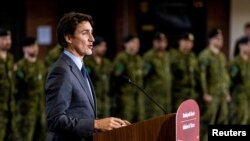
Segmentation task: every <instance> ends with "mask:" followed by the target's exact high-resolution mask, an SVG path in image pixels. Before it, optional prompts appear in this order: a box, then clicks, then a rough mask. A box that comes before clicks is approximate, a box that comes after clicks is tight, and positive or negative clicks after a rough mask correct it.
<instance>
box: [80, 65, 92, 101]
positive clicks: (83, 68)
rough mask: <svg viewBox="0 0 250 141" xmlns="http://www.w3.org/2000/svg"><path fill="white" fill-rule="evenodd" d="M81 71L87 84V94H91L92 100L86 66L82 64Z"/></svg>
mask: <svg viewBox="0 0 250 141" xmlns="http://www.w3.org/2000/svg"><path fill="white" fill-rule="evenodd" d="M81 72H82V76H83V79H84V81H85V82H86V84H87V88H88V91H89V94H90V95H91V98H92V100H93V95H92V91H91V88H90V84H89V81H88V77H87V71H86V68H85V66H84V64H82V69H81Z"/></svg>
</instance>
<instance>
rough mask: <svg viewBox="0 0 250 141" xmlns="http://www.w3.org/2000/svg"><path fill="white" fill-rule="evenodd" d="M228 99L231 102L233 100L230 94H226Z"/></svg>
mask: <svg viewBox="0 0 250 141" xmlns="http://www.w3.org/2000/svg"><path fill="white" fill-rule="evenodd" d="M226 100H227V102H230V101H231V100H232V99H231V96H230V94H226Z"/></svg>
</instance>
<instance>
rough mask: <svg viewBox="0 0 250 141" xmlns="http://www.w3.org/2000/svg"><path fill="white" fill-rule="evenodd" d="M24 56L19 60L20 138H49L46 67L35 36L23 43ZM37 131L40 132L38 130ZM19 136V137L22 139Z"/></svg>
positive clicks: (18, 116) (29, 139) (25, 140)
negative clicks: (46, 120)
mask: <svg viewBox="0 0 250 141" xmlns="http://www.w3.org/2000/svg"><path fill="white" fill-rule="evenodd" d="M22 47H23V53H24V58H23V59H21V60H19V61H18V62H17V71H16V80H17V88H18V93H17V94H16V101H17V102H16V103H17V109H18V110H17V113H18V114H17V125H18V131H19V140H20V141H32V140H33V139H34V138H35V139H36V140H41V141H44V139H45V127H46V122H45V99H44V79H45V73H46V69H45V66H44V64H43V63H42V62H41V61H39V60H38V58H37V57H38V52H39V48H38V44H37V43H36V39H35V38H33V37H29V38H26V39H25V40H24V41H23V43H22ZM36 127H37V128H36ZM36 132H38V133H37V134H36ZM19 140H18V141H19Z"/></svg>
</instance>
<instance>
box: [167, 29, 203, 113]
mask: <svg viewBox="0 0 250 141" xmlns="http://www.w3.org/2000/svg"><path fill="white" fill-rule="evenodd" d="M193 42H194V36H193V34H192V33H184V34H182V35H181V36H180V38H179V42H178V44H179V47H178V49H177V50H176V49H173V50H171V51H170V56H171V57H170V58H171V72H172V84H174V85H172V103H173V110H172V112H174V113H175V112H177V109H178V107H179V106H180V104H181V103H182V102H183V101H185V100H187V99H195V100H196V99H197V97H198V94H197V92H196V84H197V80H198V79H199V78H198V76H197V74H198V72H199V70H198V60H197V57H196V55H195V54H194V53H193V52H192V48H193Z"/></svg>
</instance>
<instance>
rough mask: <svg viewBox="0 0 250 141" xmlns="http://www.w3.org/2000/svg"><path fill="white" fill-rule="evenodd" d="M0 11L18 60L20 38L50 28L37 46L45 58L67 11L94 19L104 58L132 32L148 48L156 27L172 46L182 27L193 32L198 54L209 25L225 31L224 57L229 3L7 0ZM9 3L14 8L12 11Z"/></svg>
mask: <svg viewBox="0 0 250 141" xmlns="http://www.w3.org/2000/svg"><path fill="white" fill-rule="evenodd" d="M6 2H7V3H6V4H5V6H2V8H1V9H0V26H3V27H7V28H9V29H11V31H12V34H13V48H12V49H11V51H12V52H13V53H14V54H15V56H16V58H20V57H21V56H22V52H21V49H20V41H21V39H22V38H23V37H25V36H36V34H37V27H38V26H40V25H49V26H51V27H52V43H51V44H49V45H41V47H40V56H39V57H40V59H44V57H45V56H46V54H47V53H48V51H49V50H50V49H51V48H53V47H54V46H55V45H56V43H57V41H56V25H57V22H58V20H59V18H60V17H61V16H62V15H63V14H64V13H65V12H69V11H76V12H84V13H86V14H90V15H92V16H93V19H94V35H101V36H104V38H105V39H106V40H107V44H108V53H107V56H108V57H110V58H113V57H114V56H115V54H116V53H117V52H118V51H120V50H122V49H123V43H122V41H123V37H124V36H126V35H127V34H128V33H136V34H138V35H139V37H140V38H141V45H142V46H141V51H140V53H141V54H142V53H144V52H145V51H146V50H148V49H149V48H150V47H151V38H152V35H153V33H154V32H155V31H163V32H165V33H166V34H167V36H168V38H169V43H170V46H171V47H175V46H176V42H177V41H176V40H177V38H178V36H179V34H181V33H182V32H184V31H191V32H193V33H194V35H195V48H194V50H195V52H196V53H199V52H200V51H201V50H202V49H203V48H204V47H205V46H206V43H207V40H206V33H207V32H208V31H209V30H210V29H211V28H213V27H219V28H221V29H222V30H223V34H224V39H225V47H224V48H223V51H224V52H225V53H226V55H228V50H229V49H228V44H229V13H230V11H229V7H230V5H229V4H230V1H228V0H119V1H116V0H109V1H101V0H91V1H87V0H82V1H78V0H36V1H33V0H19V1H14V0H9V1H6ZM13 3H15V5H18V6H17V9H15V10H13Z"/></svg>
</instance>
